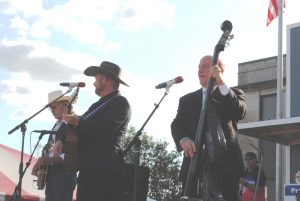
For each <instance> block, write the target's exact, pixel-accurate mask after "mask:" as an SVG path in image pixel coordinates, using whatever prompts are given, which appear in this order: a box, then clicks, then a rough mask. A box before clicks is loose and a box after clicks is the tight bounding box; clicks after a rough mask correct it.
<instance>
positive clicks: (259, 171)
mask: <svg viewBox="0 0 300 201" xmlns="http://www.w3.org/2000/svg"><path fill="white" fill-rule="evenodd" d="M249 144H250V146H252V147H253V148H254V149H256V150H257V151H258V152H259V156H260V157H259V159H260V160H259V165H258V174H257V180H256V184H255V191H254V197H253V201H256V197H257V193H258V186H259V180H260V175H261V166H262V163H263V159H264V151H263V150H261V149H259V148H258V147H256V146H255V145H253V144H252V143H251V142H249Z"/></svg>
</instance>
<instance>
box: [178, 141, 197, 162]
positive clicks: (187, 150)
mask: <svg viewBox="0 0 300 201" xmlns="http://www.w3.org/2000/svg"><path fill="white" fill-rule="evenodd" d="M180 146H181V148H182V149H183V151H184V156H185V157H193V156H194V154H195V153H196V144H195V142H194V141H193V140H191V139H190V138H188V137H184V138H182V139H181V140H180Z"/></svg>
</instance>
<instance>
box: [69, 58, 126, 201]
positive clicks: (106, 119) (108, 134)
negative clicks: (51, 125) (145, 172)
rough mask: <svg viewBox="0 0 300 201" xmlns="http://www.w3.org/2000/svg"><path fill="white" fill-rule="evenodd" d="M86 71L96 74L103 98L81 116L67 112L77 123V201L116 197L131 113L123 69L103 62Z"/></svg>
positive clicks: (71, 119)
mask: <svg viewBox="0 0 300 201" xmlns="http://www.w3.org/2000/svg"><path fill="white" fill-rule="evenodd" d="M84 74H85V75H87V76H93V77H95V82H94V86H95V93H96V94H97V95H98V96H100V97H101V98H100V99H99V100H98V101H97V102H95V103H94V104H92V105H91V106H90V108H89V109H88V110H87V111H86V112H85V113H84V114H83V115H82V116H77V115H76V114H72V115H68V114H66V115H64V119H65V120H66V121H67V122H68V123H70V124H73V125H75V126H77V127H76V128H77V130H78V133H79V136H78V137H79V138H78V169H79V176H78V188H77V200H78V201H86V200H89V201H113V200H116V198H115V196H116V194H117V193H116V192H117V182H118V177H119V173H120V170H121V161H122V157H121V156H120V151H121V149H120V140H121V137H122V135H123V134H125V132H126V129H127V125H128V122H129V120H130V116H131V109H130V105H129V103H128V101H127V99H126V98H125V97H123V96H121V94H120V92H119V84H120V83H121V84H123V85H125V86H128V85H127V84H126V83H125V82H124V81H122V80H121V78H120V74H121V68H120V67H119V66H118V65H116V64H114V63H111V62H108V61H103V62H102V63H101V65H100V66H90V67H88V68H87V69H85V71H84Z"/></svg>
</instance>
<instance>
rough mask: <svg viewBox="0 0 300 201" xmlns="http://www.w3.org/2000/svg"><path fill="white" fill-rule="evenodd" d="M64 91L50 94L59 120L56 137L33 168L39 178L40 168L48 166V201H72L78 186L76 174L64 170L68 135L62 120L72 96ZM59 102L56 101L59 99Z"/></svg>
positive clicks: (51, 108)
mask: <svg viewBox="0 0 300 201" xmlns="http://www.w3.org/2000/svg"><path fill="white" fill-rule="evenodd" d="M62 94H63V93H62V91H60V90H57V91H53V92H50V93H49V94H48V102H49V104H51V103H52V104H51V105H50V110H51V112H52V115H53V116H54V118H55V119H56V120H57V121H56V123H55V125H54V127H53V129H52V130H53V131H56V134H55V135H52V134H51V135H50V136H49V139H48V143H47V145H46V146H45V147H44V149H43V152H45V153H47V155H44V156H43V157H40V158H39V159H38V161H37V163H36V164H35V165H34V167H33V172H32V174H33V175H35V176H38V174H41V173H42V171H41V169H40V167H42V166H45V165H47V166H48V171H47V184H46V190H45V194H46V201H71V200H72V197H73V191H74V189H75V186H76V174H75V172H70V171H66V170H64V168H63V159H64V153H65V149H64V143H65V134H66V123H65V122H64V121H63V120H62V116H63V113H65V112H66V111H67V104H68V102H69V101H70V100H71V97H70V96H62ZM60 96H62V97H61V98H59V99H58V100H57V101H55V102H53V101H54V100H56V99H57V98H58V97H60Z"/></svg>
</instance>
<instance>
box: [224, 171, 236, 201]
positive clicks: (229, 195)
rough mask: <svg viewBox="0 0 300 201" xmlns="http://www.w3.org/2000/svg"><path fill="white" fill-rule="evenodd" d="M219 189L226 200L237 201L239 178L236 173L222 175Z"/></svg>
mask: <svg viewBox="0 0 300 201" xmlns="http://www.w3.org/2000/svg"><path fill="white" fill-rule="evenodd" d="M221 191H222V193H223V196H224V199H225V200H226V201H238V197H239V196H238V194H239V178H238V177H237V176H236V175H229V174H227V175H222V179H221Z"/></svg>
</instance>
